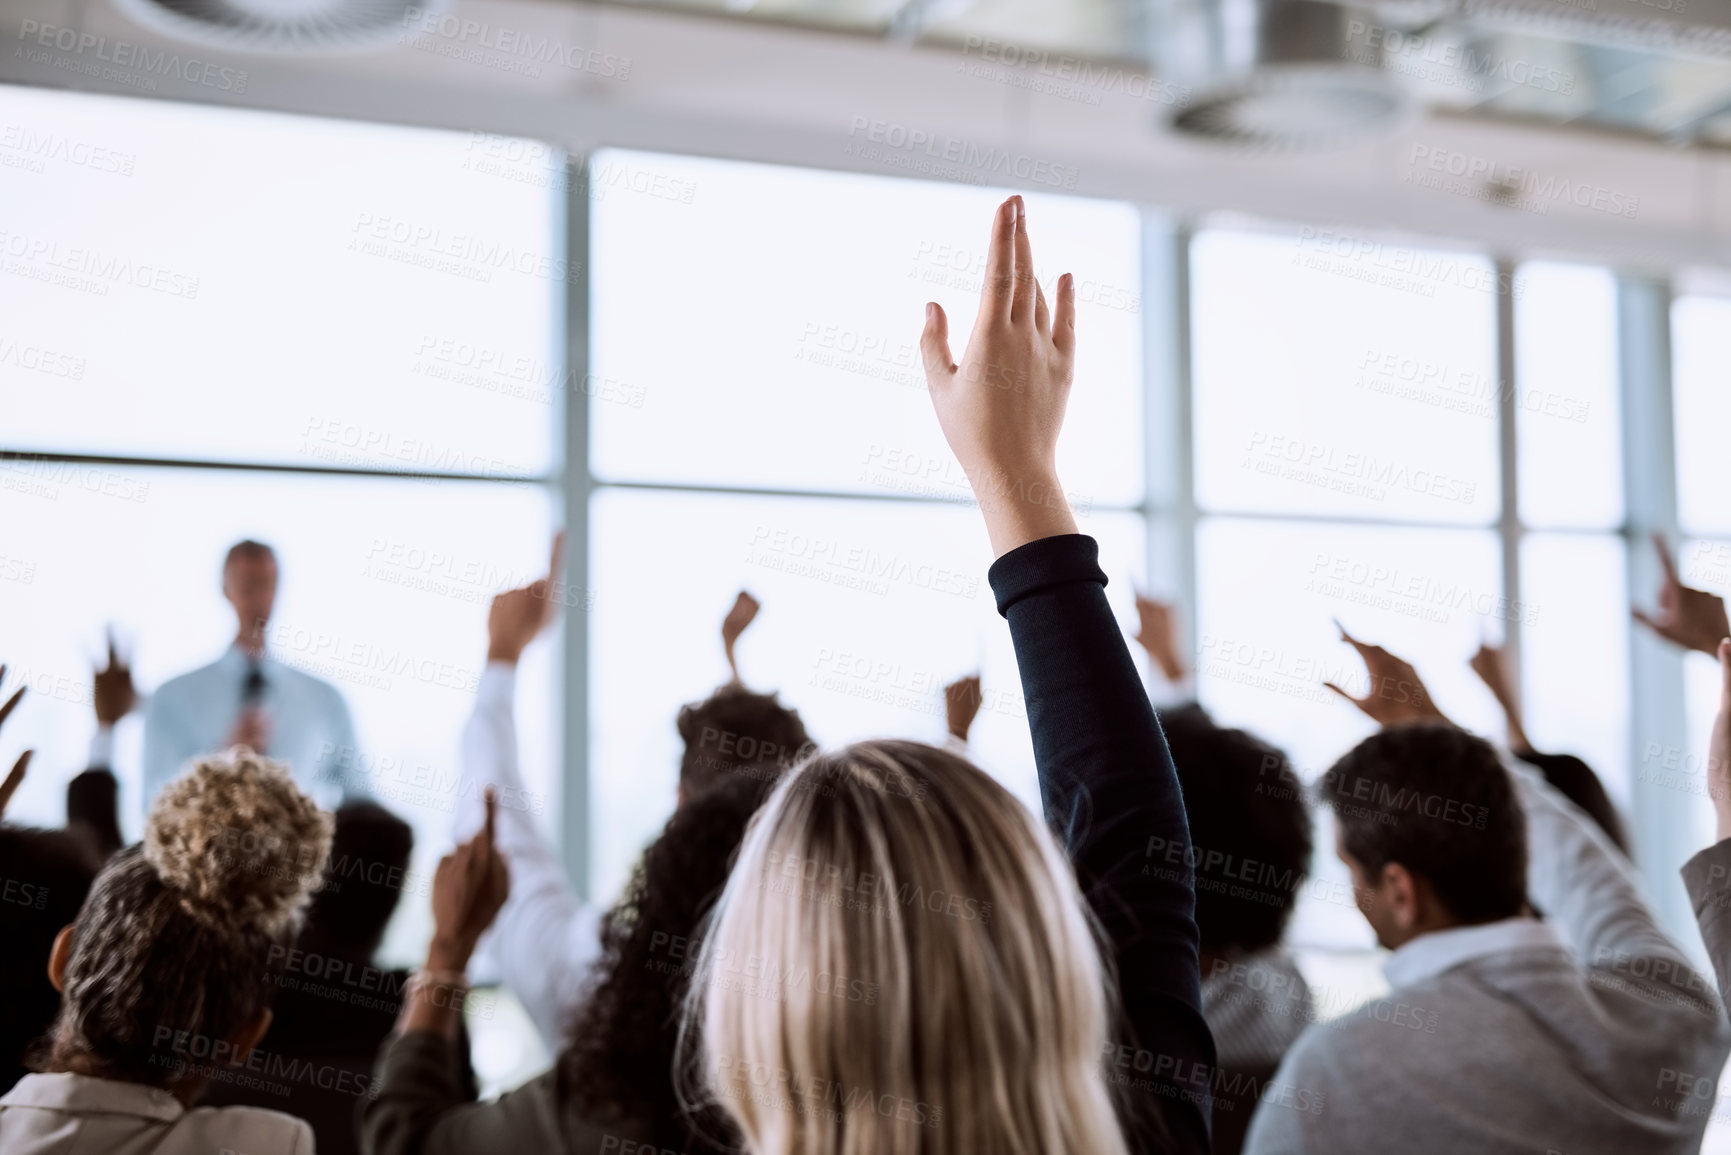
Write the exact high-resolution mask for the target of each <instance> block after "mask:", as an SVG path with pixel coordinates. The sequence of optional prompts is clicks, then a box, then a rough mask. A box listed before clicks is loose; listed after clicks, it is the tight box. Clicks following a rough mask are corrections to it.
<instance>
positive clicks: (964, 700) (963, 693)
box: [944, 674, 984, 742]
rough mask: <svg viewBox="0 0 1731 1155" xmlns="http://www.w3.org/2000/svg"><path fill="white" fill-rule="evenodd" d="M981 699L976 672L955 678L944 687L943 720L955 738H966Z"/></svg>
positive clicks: (977, 712)
mask: <svg viewBox="0 0 1731 1155" xmlns="http://www.w3.org/2000/svg"><path fill="white" fill-rule="evenodd" d="M982 701H984V698H983V697H982V695H981V693H980V676H979V675H978V674H969V675H968V676H967V677H965V678H957V679H956V680H955V681H953V682H951V683H950V684H949V685H947V686H945V687H944V721H945V722H946V723H947V724H948V726H949V730H950V733H951V734H952V735H953V736H955V737H956V738H957V739H959V740H961V741H963V742H966V741H967V740H968V730H969V729H971V728H972V727H973V724H974V719H975V718H976V717H978V716H979V713H980V703H981V702H982Z"/></svg>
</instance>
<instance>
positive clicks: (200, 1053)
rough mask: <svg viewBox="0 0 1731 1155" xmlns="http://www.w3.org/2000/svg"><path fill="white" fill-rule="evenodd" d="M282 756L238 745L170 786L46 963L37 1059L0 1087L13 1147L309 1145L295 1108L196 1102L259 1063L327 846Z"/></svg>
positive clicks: (4, 1136) (168, 1154)
mask: <svg viewBox="0 0 1731 1155" xmlns="http://www.w3.org/2000/svg"><path fill="white" fill-rule="evenodd" d="M330 838H331V819H330V816H329V815H328V814H325V813H324V812H322V811H320V810H319V808H318V807H317V806H315V805H314V804H313V802H312V800H311V799H309V798H307V797H306V796H305V795H303V794H302V793H301V792H300V791H299V790H298V789H296V788H295V784H294V779H293V778H292V777H290V775H289V772H288V769H287V768H286V767H284V766H282V765H280V764H278V763H275V762H270V761H266V760H265V759H263V758H260V757H259V756H257V755H256V754H254V753H253V752H252V751H250V750H246V749H244V748H236V749H234V750H231V751H229V752H228V753H227V754H224V755H221V756H217V757H212V758H208V759H206V760H204V761H202V762H200V763H198V764H197V765H195V766H194V767H193V768H192V769H191V770H189V771H188V772H187V773H185V774H184V775H182V776H181V777H180V778H179V779H178V780H176V781H175V782H173V783H172V784H170V785H169V786H168V787H166V788H165V789H164V790H163V792H162V794H161V796H160V797H158V799H157V801H156V805H155V807H154V808H153V809H152V811H151V814H150V820H149V822H148V824H147V826H146V829H145V834H144V842H143V844H142V845H140V846H135V847H132V848H131V849H129V850H125V851H123V852H121V853H120V854H118V855H116V856H115V857H114V858H113V859H112V860H111V861H110V862H109V864H108V865H107V867H105V868H104V869H103V871H102V873H101V874H100V875H98V876H97V879H96V882H95V883H94V885H93V886H92V887H91V890H90V895H89V897H88V898H87V899H86V900H85V903H84V906H83V909H82V910H81V911H80V912H79V915H78V919H77V921H76V922H74V923H73V924H72V925H71V926H69V927H67V928H66V929H65V930H63V931H61V932H60V936H59V937H58V938H57V939H56V940H55V943H54V949H53V953H52V955H51V956H50V959H49V964H48V970H49V977H50V979H52V980H53V983H54V985H55V987H57V988H58V989H59V990H60V992H61V995H62V1003H61V1008H60V1016H59V1018H58V1020H57V1021H56V1023H55V1025H54V1029H53V1033H52V1036H51V1038H52V1044H51V1049H50V1051H49V1053H48V1056H47V1059H46V1060H45V1061H44V1063H43V1064H42V1067H41V1073H39V1074H33V1075H27V1076H25V1077H24V1078H23V1079H21V1080H19V1082H18V1085H17V1086H16V1087H14V1088H13V1089H12V1091H11V1092H10V1093H9V1094H8V1095H7V1096H6V1097H5V1098H4V1099H0V1150H3V1151H6V1152H8V1155H22V1153H30V1155H54V1153H58V1152H66V1153H70V1152H81V1151H102V1152H105V1153H115V1155H145V1153H149V1155H192V1153H193V1152H199V1153H201V1155H203V1153H208V1152H212V1151H219V1150H224V1149H230V1150H235V1151H245V1152H248V1153H249V1155H267V1153H275V1152H288V1153H292V1155H310V1153H311V1151H312V1149H313V1136H312V1131H311V1129H310V1128H309V1127H308V1126H307V1125H306V1124H305V1123H304V1122H302V1121H301V1120H299V1119H294V1118H291V1117H289V1116H287V1115H284V1114H280V1113H279V1112H276V1111H265V1110H259V1109H257V1108H252V1107H229V1108H220V1109H212V1108H197V1109H193V1107H192V1105H193V1103H195V1102H196V1101H197V1099H198V1096H199V1094H200V1092H201V1091H202V1090H203V1088H204V1086H205V1085H206V1084H207V1083H208V1082H210V1081H211V1080H213V1079H216V1080H227V1079H237V1078H249V1079H255V1078H269V1077H271V1075H270V1073H269V1072H261V1070H260V1068H262V1067H265V1066H267V1064H265V1063H263V1062H261V1061H259V1060H260V1059H261V1058H267V1056H264V1055H263V1052H260V1051H256V1050H255V1049H254V1048H255V1047H256V1045H257V1043H258V1040H259V1039H260V1038H262V1037H263V1035H264V1033H265V1031H266V1030H267V1029H268V1028H269V1026H270V1020H271V1012H270V1002H271V992H272V991H273V990H274V989H275V988H276V983H275V981H274V980H275V977H276V975H275V966H274V964H275V962H276V961H277V960H279V959H280V958H281V957H282V956H283V954H284V953H285V950H284V948H285V947H286V946H287V945H288V943H289V942H290V941H291V940H292V937H293V932H294V926H295V922H296V920H297V917H298V915H299V913H300V911H301V909H302V908H303V907H304V906H305V905H306V902H307V899H308V897H309V895H310V894H311V892H312V889H313V887H314V886H315V885H316V884H317V882H318V880H319V878H320V876H321V874H322V872H323V870H324V865H325V858H326V856H327V855H328V854H329V851H330Z"/></svg>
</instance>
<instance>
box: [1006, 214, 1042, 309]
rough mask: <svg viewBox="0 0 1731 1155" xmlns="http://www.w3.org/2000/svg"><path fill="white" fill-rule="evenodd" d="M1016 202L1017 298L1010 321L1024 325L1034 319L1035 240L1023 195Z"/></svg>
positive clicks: (1037, 283)
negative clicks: (1030, 234)
mask: <svg viewBox="0 0 1731 1155" xmlns="http://www.w3.org/2000/svg"><path fill="white" fill-rule="evenodd" d="M1013 199H1014V200H1015V202H1016V280H1015V298H1014V299H1013V300H1012V301H1011V303H1010V322H1011V323H1012V324H1015V325H1023V324H1026V323H1027V322H1028V321H1030V320H1032V319H1033V316H1034V296H1035V290H1036V289H1037V288H1038V287H1039V282H1038V281H1036V280H1035V279H1034V242H1033V241H1032V240H1030V239H1029V238H1028V210H1027V207H1026V206H1025V205H1023V204H1022V198H1021V197H1015V198H1013Z"/></svg>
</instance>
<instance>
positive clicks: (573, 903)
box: [457, 662, 601, 1051]
mask: <svg viewBox="0 0 1731 1155" xmlns="http://www.w3.org/2000/svg"><path fill="white" fill-rule="evenodd" d="M516 688H517V668H516V667H515V666H514V665H511V664H509V663H505V662H489V663H488V665H487V668H486V670H485V671H484V672H483V673H482V675H481V683H480V685H479V687H477V689H476V692H475V712H474V713H473V714H472V715H470V717H469V722H468V724H467V725H466V726H465V727H464V728H463V776H464V778H465V779H467V780H468V781H469V782H470V783H472V784H473V787H474V788H473V790H467V791H465V792H464V797H463V799H462V803H461V806H460V808H459V810H458V813H457V836H458V837H459V838H467V837H469V836H470V835H472V834H473V833H474V832H475V831H476V830H479V829H480V826H481V821H482V816H483V814H484V813H485V808H484V804H483V802H482V792H483V789H484V788H485V787H486V786H489V785H491V786H493V787H495V788H496V789H497V791H498V795H499V811H498V817H497V820H496V824H495V828H494V836H495V838H496V839H497V841H498V846H499V849H500V850H501V851H503V852H504V855H505V858H506V861H507V863H508V864H509V866H510V870H511V893H510V896H509V897H508V898H507V899H506V900H505V906H504V908H503V909H501V910H500V911H499V917H498V919H497V920H496V921H495V922H494V923H493V929H492V930H491V931H490V932H489V934H488V936H487V939H486V945H487V946H488V947H489V948H490V949H491V951H492V954H493V958H494V959H495V961H496V962H497V964H498V966H499V973H500V977H501V978H502V979H503V981H504V983H505V986H506V988H507V989H509V990H510V992H511V993H512V994H513V995H515V996H516V998H517V1001H518V1002H520V1003H522V1004H523V1009H524V1010H525V1011H527V1012H528V1014H529V1018H530V1020H531V1021H533V1022H534V1024H535V1029H536V1030H537V1031H539V1032H540V1034H541V1038H542V1039H543V1040H544V1041H545V1042H546V1044H547V1046H548V1048H549V1049H550V1050H553V1051H558V1050H559V1049H560V1047H561V1046H563V1044H564V1041H565V1037H566V1030H567V1028H568V1027H569V1025H570V1023H571V1019H572V1017H573V1016H574V1015H575V1014H576V1012H577V1008H578V1007H579V1006H580V1005H581V1003H582V1000H583V995H584V993H585V988H586V987H587V985H588V981H589V977H590V972H591V971H592V970H593V968H594V966H595V963H596V961H597V960H598V959H599V957H600V954H601V912H599V911H597V910H595V909H594V908H593V907H591V906H590V905H589V904H587V903H585V902H584V901H583V900H582V899H580V898H578V897H577V895H576V893H575V892H574V891H573V890H572V889H571V882H570V880H569V879H568V878H567V877H566V875H565V867H564V864H563V863H562V862H561V861H560V858H559V855H558V853H557V851H556V850H555V849H554V847H553V846H552V844H551V843H549V842H548V841H547V839H546V838H544V837H543V836H542V834H541V832H540V830H539V829H537V828H536V826H535V819H534V816H533V814H532V813H531V806H530V798H531V795H530V794H529V792H528V791H527V790H525V789H524V788H523V779H522V774H521V771H520V770H519V768H518V759H517V724H516V717H515V712H514V705H515V697H516Z"/></svg>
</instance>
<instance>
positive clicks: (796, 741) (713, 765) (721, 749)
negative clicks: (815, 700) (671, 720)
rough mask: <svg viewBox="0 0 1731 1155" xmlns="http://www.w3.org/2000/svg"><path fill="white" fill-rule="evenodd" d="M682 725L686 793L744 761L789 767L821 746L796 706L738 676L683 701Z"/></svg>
mask: <svg viewBox="0 0 1731 1155" xmlns="http://www.w3.org/2000/svg"><path fill="white" fill-rule="evenodd" d="M678 726H679V737H680V739H681V740H683V741H684V743H685V753H684V755H683V756H682V757H681V758H680V760H679V785H680V786H681V787H682V788H683V789H684V790H685V791H686V793H688V794H689V793H692V792H693V791H697V790H701V789H703V788H705V787H706V786H708V785H709V784H710V783H712V782H715V781H717V780H719V779H722V778H726V777H729V776H730V775H731V774H732V773H733V772H734V771H737V770H740V769H742V768H744V767H751V766H760V765H763V764H765V763H773V764H775V765H777V766H780V767H781V768H783V769H786V768H788V767H790V766H792V765H793V764H794V763H795V762H798V761H800V760H801V759H803V758H804V757H805V756H806V755H808V754H810V753H812V752H813V751H815V750H816V749H817V746H816V745H815V744H814V743H813V742H812V740H811V738H810V737H809V736H807V734H806V732H805V723H804V722H802V721H800V718H799V711H798V710H793V709H789V708H788V707H786V706H784V705H782V704H781V703H780V702H779V701H778V700H777V699H776V696H775V695H774V694H759V693H757V692H756V691H754V690H748V689H746V688H745V687H744V686H742V685H740V684H739V683H737V682H732V683H729V684H728V685H725V686H723V687H721V688H720V689H719V690H717V691H715V693H713V694H711V695H710V696H709V697H707V698H705V699H704V700H703V701H701V702H692V703H690V704H688V705H685V706H681V707H680V709H679V720H678Z"/></svg>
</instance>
